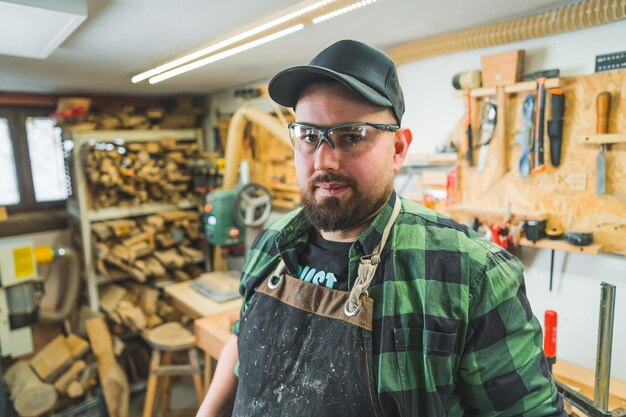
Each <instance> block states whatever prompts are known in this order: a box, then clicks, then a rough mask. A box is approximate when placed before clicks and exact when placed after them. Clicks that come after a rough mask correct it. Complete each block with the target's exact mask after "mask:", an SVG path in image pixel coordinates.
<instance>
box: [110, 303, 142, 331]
mask: <svg viewBox="0 0 626 417" xmlns="http://www.w3.org/2000/svg"><path fill="white" fill-rule="evenodd" d="M116 313H117V314H119V316H120V317H121V319H122V322H123V323H124V324H125V325H126V326H128V328H130V329H131V330H132V331H138V330H143V329H145V328H146V315H145V314H144V312H143V311H142V310H141V308H139V307H138V306H136V305H134V304H133V303H131V302H129V301H120V303H119V304H118V305H117V310H116Z"/></svg>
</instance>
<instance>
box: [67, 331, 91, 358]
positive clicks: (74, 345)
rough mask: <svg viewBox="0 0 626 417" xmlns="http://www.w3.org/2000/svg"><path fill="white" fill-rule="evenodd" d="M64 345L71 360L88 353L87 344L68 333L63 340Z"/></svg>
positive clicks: (80, 338)
mask: <svg viewBox="0 0 626 417" xmlns="http://www.w3.org/2000/svg"><path fill="white" fill-rule="evenodd" d="M65 344H66V345H67V348H68V349H69V351H70V355H72V358H73V359H78V358H80V357H82V356H83V355H84V354H86V353H87V351H89V343H88V342H87V341H86V340H85V339H83V338H82V337H80V336H77V335H75V334H73V333H70V334H69V335H68V336H67V337H66V338H65Z"/></svg>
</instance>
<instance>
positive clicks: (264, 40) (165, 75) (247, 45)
mask: <svg viewBox="0 0 626 417" xmlns="http://www.w3.org/2000/svg"><path fill="white" fill-rule="evenodd" d="M303 28H304V25H303V24H302V23H301V24H299V25H295V26H291V27H289V28H287V29H284V30H281V31H279V32H275V33H272V34H271V35H267V36H264V37H262V38H259V39H255V40H253V41H251V42H248V43H244V44H243V45H239V46H236V47H234V48H232V49H228V50H226V51H223V52H220V53H218V54H215V55H211V56H209V57H206V58H204V59H201V60H199V61H195V62H192V63H190V64H187V65H183V66H182V67H178V68H176V69H173V70H171V71H167V72H164V73H162V74H160V75H157V76H154V77H152V78H150V79H149V80H148V82H149V83H150V84H156V83H158V82H160V81H163V80H167V79H168V78H172V77H175V76H176V75H180V74H182V73H185V72H187V71H191V70H194V69H196V68H200V67H202V66H205V65H208V64H210V63H212V62H215V61H219V60H221V59H224V58H228V57H229V56H233V55H235V54H238V53H240V52H243V51H247V50H248V49H252V48H254V47H255V46H259V45H263V44H264V43H268V42H271V41H273V40H275V39H278V38H282V37H283V36H287V35H289V34H291V33H294V32H297V31H299V30H302V29H303Z"/></svg>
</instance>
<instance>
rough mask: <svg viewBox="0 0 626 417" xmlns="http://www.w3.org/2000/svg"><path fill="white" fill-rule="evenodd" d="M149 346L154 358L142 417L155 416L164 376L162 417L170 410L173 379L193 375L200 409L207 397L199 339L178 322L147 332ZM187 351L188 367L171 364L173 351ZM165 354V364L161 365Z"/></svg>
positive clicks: (151, 361) (151, 362)
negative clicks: (204, 397) (204, 389)
mask: <svg viewBox="0 0 626 417" xmlns="http://www.w3.org/2000/svg"><path fill="white" fill-rule="evenodd" d="M144 337H145V339H146V341H147V342H148V344H149V345H150V346H151V347H152V359H151V360H150V375H149V377H148V387H147V389H146V399H145V402H144V408H143V417H152V413H153V411H154V408H155V407H154V405H155V404H154V403H155V399H156V398H155V397H156V391H157V385H158V382H159V377H162V379H163V381H162V382H163V384H162V390H161V392H162V395H161V396H160V397H161V398H162V402H161V406H162V407H163V415H165V414H166V413H167V412H168V411H169V382H170V381H169V379H170V377H173V376H191V377H192V378H193V384H194V386H195V389H196V395H197V397H198V406H200V403H201V402H202V398H203V396H204V394H203V391H202V379H201V377H200V375H201V374H200V366H199V364H198V354H197V352H196V339H195V337H194V336H193V334H191V332H189V331H188V330H186V329H185V328H184V327H183V326H181V325H180V323H178V322H171V323H165V324H162V325H160V326H158V327H155V328H154V329H152V330H150V331H148V332H147V334H145V335H144ZM183 350H186V351H187V354H188V356H189V364H188V365H171V354H172V352H180V351H183ZM161 353H163V363H162V362H161Z"/></svg>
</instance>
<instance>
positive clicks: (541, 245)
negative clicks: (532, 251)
mask: <svg viewBox="0 0 626 417" xmlns="http://www.w3.org/2000/svg"><path fill="white" fill-rule="evenodd" d="M519 245H520V246H526V247H529V248H538V249H552V250H562V251H566V252H574V253H584V254H586V255H598V254H600V253H601V252H602V245H598V244H591V245H588V246H576V245H572V244H571V243H568V242H566V241H565V240H550V239H541V240H538V241H536V242H535V243H533V242H532V241H530V240H528V239H526V238H525V237H522V238H521V239H520V241H519Z"/></svg>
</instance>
